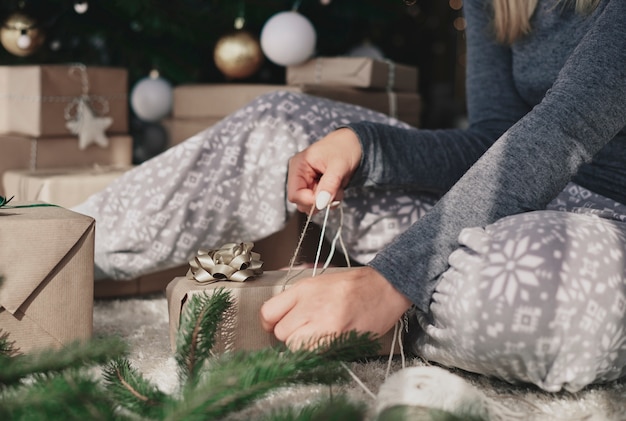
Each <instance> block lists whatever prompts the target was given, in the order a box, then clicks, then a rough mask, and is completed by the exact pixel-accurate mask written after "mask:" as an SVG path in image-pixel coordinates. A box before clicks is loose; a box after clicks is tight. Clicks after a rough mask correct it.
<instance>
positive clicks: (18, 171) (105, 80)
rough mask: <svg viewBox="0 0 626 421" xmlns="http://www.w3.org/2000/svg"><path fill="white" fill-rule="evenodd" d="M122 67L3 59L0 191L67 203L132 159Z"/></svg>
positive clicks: (0, 75) (98, 185)
mask: <svg viewBox="0 0 626 421" xmlns="http://www.w3.org/2000/svg"><path fill="white" fill-rule="evenodd" d="M127 92H128V76H127V70H126V69H122V68H113V67H87V66H83V65H79V64H72V65H23V66H22V65H19V66H0V147H1V148H2V151H3V153H2V154H0V177H2V183H1V185H0V194H2V195H5V196H15V200H40V201H45V202H49V203H54V204H57V205H60V206H64V207H71V206H74V205H76V204H78V203H80V202H81V201H82V200H84V199H85V198H86V196H88V195H89V194H91V193H92V192H95V191H98V190H100V189H102V188H103V187H104V186H105V185H106V184H108V183H109V182H110V181H111V180H112V179H113V178H115V177H117V176H119V175H120V174H121V173H122V172H123V171H125V170H127V169H128V168H130V166H131V165H132V150H133V145H132V142H133V141H132V138H131V136H130V135H129V133H128V100H127V96H128V95H127Z"/></svg>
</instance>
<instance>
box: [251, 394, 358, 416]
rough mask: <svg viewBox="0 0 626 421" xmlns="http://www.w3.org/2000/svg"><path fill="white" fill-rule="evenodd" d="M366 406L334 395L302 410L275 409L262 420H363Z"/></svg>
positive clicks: (342, 396)
mask: <svg viewBox="0 0 626 421" xmlns="http://www.w3.org/2000/svg"><path fill="white" fill-rule="evenodd" d="M365 412H366V407H365V405H364V404H363V403H362V402H359V403H354V402H351V401H350V400H348V398H347V397H346V396H344V395H339V396H334V397H332V398H328V399H323V400H320V401H318V402H314V403H312V404H309V405H307V406H305V407H303V408H301V409H300V410H296V409H294V408H286V409H279V410H275V411H273V412H272V413H270V414H269V415H267V416H265V417H263V418H262V419H261V420H260V421H362V420H363V419H365Z"/></svg>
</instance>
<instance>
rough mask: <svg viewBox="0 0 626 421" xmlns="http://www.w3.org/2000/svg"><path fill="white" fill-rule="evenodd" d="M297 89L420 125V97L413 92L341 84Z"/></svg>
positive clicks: (412, 124)
mask: <svg viewBox="0 0 626 421" xmlns="http://www.w3.org/2000/svg"><path fill="white" fill-rule="evenodd" d="M299 89H300V91H301V92H303V93H305V94H309V95H314V96H318V97H321V98H327V99H332V100H334V101H340V102H346V103H348V104H353V105H358V106H361V107H365V108H368V109H370V110H374V111H378V112H380V113H383V114H386V115H388V116H390V117H394V118H397V119H398V120H400V121H404V122H405V123H408V124H410V125H411V126H413V127H419V125H420V118H421V114H422V98H421V96H420V95H419V94H417V93H414V92H393V91H371V90H367V89H358V88H347V87H341V86H333V87H330V86H317V85H302V86H300V87H299Z"/></svg>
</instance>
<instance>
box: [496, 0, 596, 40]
mask: <svg viewBox="0 0 626 421" xmlns="http://www.w3.org/2000/svg"><path fill="white" fill-rule="evenodd" d="M538 1H539V0H493V2H492V4H493V27H494V31H495V36H496V39H497V40H498V41H499V42H501V43H504V44H511V43H513V42H514V41H516V40H518V39H519V38H521V37H523V36H524V35H526V34H528V33H529V32H530V30H531V27H530V17H531V16H532V14H533V12H534V11H535V8H536V7H537V3H538ZM568 2H575V5H576V12H577V13H581V14H587V13H591V12H593V10H594V9H595V8H596V6H598V3H599V2H600V0H555V2H554V3H555V6H556V5H558V4H559V3H563V4H565V3H568Z"/></svg>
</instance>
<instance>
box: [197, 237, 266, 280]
mask: <svg viewBox="0 0 626 421" xmlns="http://www.w3.org/2000/svg"><path fill="white" fill-rule="evenodd" d="M253 246H254V243H227V244H224V245H223V246H222V247H220V248H219V249H214V250H198V252H197V254H196V255H195V256H194V257H193V258H192V259H191V260H189V270H188V271H187V277H188V278H189V279H195V280H196V282H200V283H211V282H217V281H235V282H244V281H247V280H248V279H250V278H253V277H255V276H257V275H260V274H262V273H263V262H262V261H261V260H260V257H261V255H260V254H259V253H255V252H253V251H252V247H253Z"/></svg>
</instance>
